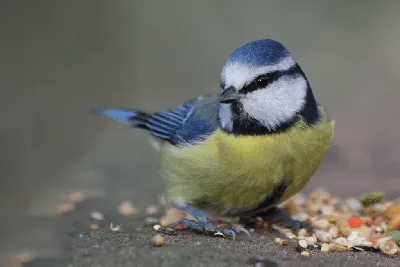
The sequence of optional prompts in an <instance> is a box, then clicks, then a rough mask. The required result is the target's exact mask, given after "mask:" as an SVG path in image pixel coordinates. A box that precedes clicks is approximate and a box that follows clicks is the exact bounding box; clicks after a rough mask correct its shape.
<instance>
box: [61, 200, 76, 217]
mask: <svg viewBox="0 0 400 267" xmlns="http://www.w3.org/2000/svg"><path fill="white" fill-rule="evenodd" d="M74 208H75V205H74V204H73V203H69V202H67V203H62V204H60V205H58V206H57V207H56V213H58V214H66V213H69V212H71V211H73V210H74Z"/></svg>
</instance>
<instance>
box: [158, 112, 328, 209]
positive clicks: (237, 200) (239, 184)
mask: <svg viewBox="0 0 400 267" xmlns="http://www.w3.org/2000/svg"><path fill="white" fill-rule="evenodd" d="M321 113H322V115H323V116H322V117H323V118H322V122H321V123H319V124H318V125H315V126H313V127H308V126H306V125H305V124H304V123H303V122H299V123H297V124H296V125H294V126H293V127H291V128H290V129H289V130H287V131H285V132H282V133H277V134H272V135H262V136H235V135H232V134H227V133H224V132H222V131H217V132H215V133H214V134H213V135H211V136H210V137H209V138H208V139H207V140H205V141H203V142H201V143H199V144H197V145H188V146H182V147H180V148H176V147H174V146H172V145H170V144H167V143H165V144H164V145H163V146H162V148H161V150H160V173H161V176H162V177H163V178H164V180H165V185H166V190H167V193H168V195H169V198H170V200H174V199H183V200H185V201H187V202H189V203H193V204H195V203H202V202H207V203H217V204H220V205H223V207H224V208H245V207H248V206H252V205H255V204H257V203H259V202H260V201H262V200H263V199H264V198H265V197H267V196H268V195H270V194H271V193H272V192H273V189H274V187H275V186H276V185H278V184H280V183H281V182H282V181H283V179H288V180H289V181H290V184H289V187H288V188H287V190H286V191H285V193H284V195H283V196H282V198H281V201H283V200H285V199H287V198H289V197H290V196H292V195H293V194H295V193H297V192H298V191H299V190H300V189H301V188H303V187H304V186H305V185H306V184H307V182H308V181H309V179H310V178H311V176H312V175H313V174H314V173H315V171H316V170H317V168H318V166H319V164H320V162H321V160H322V158H323V156H324V154H325V152H326V150H327V149H328V147H329V145H330V143H331V141H332V138H333V128H334V122H332V121H329V120H328V119H327V117H326V114H325V113H324V112H323V110H322V109H321Z"/></svg>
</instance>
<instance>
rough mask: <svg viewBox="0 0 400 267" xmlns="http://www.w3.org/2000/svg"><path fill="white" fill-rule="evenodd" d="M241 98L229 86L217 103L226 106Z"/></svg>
mask: <svg viewBox="0 0 400 267" xmlns="http://www.w3.org/2000/svg"><path fill="white" fill-rule="evenodd" d="M240 98H241V96H240V94H239V93H238V92H237V91H236V89H235V88H234V87H233V86H231V87H229V88H227V89H225V91H223V92H222V93H221V94H220V95H219V98H218V101H219V102H220V103H224V104H228V103H233V102H235V101H237V100H239V99H240Z"/></svg>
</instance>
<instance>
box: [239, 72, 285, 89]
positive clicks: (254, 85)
mask: <svg viewBox="0 0 400 267" xmlns="http://www.w3.org/2000/svg"><path fill="white" fill-rule="evenodd" d="M280 76H282V75H280V72H279V71H275V72H270V73H266V74H262V75H259V76H257V78H255V79H254V80H253V81H252V82H251V83H250V84H248V85H246V86H245V87H243V88H242V89H240V90H239V92H240V93H249V92H252V91H255V90H257V89H259V88H260V86H259V85H258V84H257V81H258V80H259V79H260V78H264V79H266V80H265V84H264V85H263V87H266V86H268V85H269V84H271V83H273V82H274V81H276V80H277V79H278V78H279V77H280Z"/></svg>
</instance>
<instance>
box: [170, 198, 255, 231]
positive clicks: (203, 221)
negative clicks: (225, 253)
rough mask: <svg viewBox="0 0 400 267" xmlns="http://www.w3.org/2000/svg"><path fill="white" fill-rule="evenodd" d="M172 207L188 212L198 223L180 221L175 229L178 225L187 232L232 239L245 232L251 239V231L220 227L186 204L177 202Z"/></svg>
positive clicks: (236, 227)
mask: <svg viewBox="0 0 400 267" xmlns="http://www.w3.org/2000/svg"><path fill="white" fill-rule="evenodd" d="M172 205H173V206H174V207H175V208H177V209H180V210H184V211H186V212H187V213H189V214H190V215H192V216H193V217H194V218H195V219H196V221H195V220H189V219H183V220H179V221H177V222H176V223H175V224H174V225H173V228H175V227H176V226H177V225H182V226H183V229H186V230H197V231H200V232H203V233H209V234H216V233H218V232H220V233H222V234H223V235H224V236H231V237H232V239H235V238H236V234H238V233H240V232H244V233H246V234H247V235H248V237H249V238H250V239H251V235H250V233H249V231H247V230H246V229H245V228H243V227H239V226H231V227H228V228H223V227H218V226H216V225H215V224H214V223H213V222H212V221H210V220H209V219H208V218H207V216H206V215H205V214H204V212H202V211H200V210H198V209H197V208H195V207H193V206H192V205H190V204H188V203H186V202H183V201H175V202H173V203H172Z"/></svg>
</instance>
